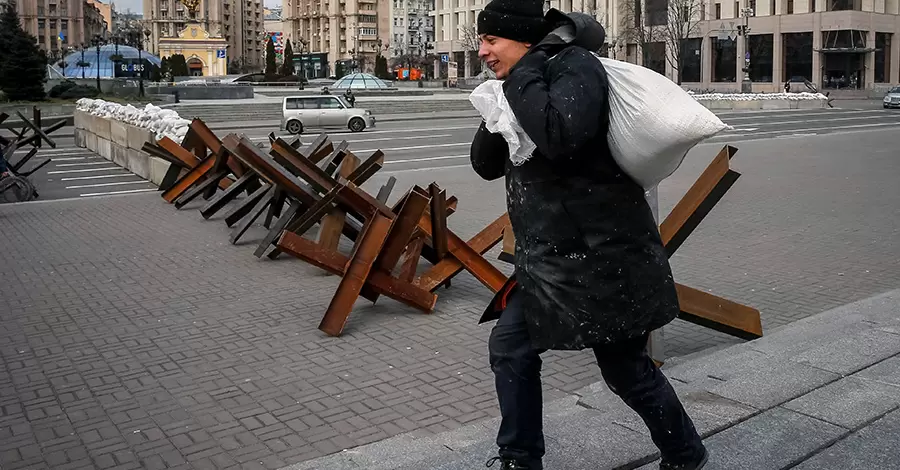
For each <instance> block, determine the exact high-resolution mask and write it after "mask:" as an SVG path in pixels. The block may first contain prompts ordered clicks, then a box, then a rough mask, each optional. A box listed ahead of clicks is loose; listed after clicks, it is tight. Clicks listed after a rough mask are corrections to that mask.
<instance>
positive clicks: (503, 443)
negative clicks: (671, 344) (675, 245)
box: [488, 293, 703, 469]
mask: <svg viewBox="0 0 900 470" xmlns="http://www.w3.org/2000/svg"><path fill="white" fill-rule="evenodd" d="M522 299H523V296H522V295H521V294H518V293H515V294H513V295H512V298H511V299H510V300H509V302H508V304H507V307H506V310H504V311H503V314H502V315H501V316H500V319H499V320H498V321H497V324H496V325H495V326H494V329H493V331H491V337H490V341H489V343H488V349H489V351H490V360H491V370H493V371H494V378H495V380H496V386H497V398H498V399H499V401H500V415H501V418H502V419H501V423H500V431H499V432H498V434H497V445H498V446H499V447H500V455H501V456H502V457H511V458H515V459H516V460H517V461H519V462H521V463H522V464H524V465H527V466H528V468H532V469H540V468H542V467H541V458H542V457H543V455H544V433H543V412H542V408H541V406H542V404H543V401H542V397H541V353H543V352H544V351H542V350H539V349H534V348H533V347H532V345H531V339H530V337H529V333H528V329H527V326H526V324H525V317H524V315H523V312H522V307H521V302H522ZM647 339H648V337H647V336H642V337H638V338H633V339H629V340H626V341H622V342H618V343H613V344H608V345H603V346H600V347H596V348H594V355H595V356H596V357H597V364H598V365H599V366H600V373H601V374H602V375H603V380H604V381H606V384H607V385H608V386H609V388H610V390H612V392H613V393H615V394H616V395H618V396H619V397H620V398H622V400H623V401H625V403H626V404H627V405H628V406H629V407H630V408H631V409H633V410H634V411H635V412H637V414H638V415H639V416H640V417H641V419H643V420H644V423H645V424H646V425H647V428H649V430H650V435H651V437H652V439H653V443H654V444H656V446H657V447H658V448H659V450H660V453H661V454H662V459H663V461H664V462H670V463H675V464H678V463H688V462H691V461H693V460H694V459H696V458H697V457H698V456H700V455H701V454H702V452H703V444H702V443H701V440H700V436H699V435H698V434H697V431H696V430H695V429H694V423H693V422H692V421H691V418H690V417H688V415H687V413H685V411H684V407H683V406H682V405H681V402H680V401H679V400H678V396H676V395H675V390H673V389H672V386H671V385H670V384H669V382H668V381H667V380H666V378H665V376H663V374H662V372H660V371H659V368H657V367H656V364H655V363H654V362H653V360H652V359H650V356H649V355H648V354H647V350H646V347H647Z"/></svg>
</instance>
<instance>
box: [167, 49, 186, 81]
mask: <svg viewBox="0 0 900 470" xmlns="http://www.w3.org/2000/svg"><path fill="white" fill-rule="evenodd" d="M169 70H170V71H171V72H172V77H173V78H174V77H187V76H188V75H190V74H191V72H190V71H189V70H188V66H187V60H185V58H184V55H183V54H173V55H172V57H169Z"/></svg>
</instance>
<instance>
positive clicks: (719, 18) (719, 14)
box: [716, 3, 722, 20]
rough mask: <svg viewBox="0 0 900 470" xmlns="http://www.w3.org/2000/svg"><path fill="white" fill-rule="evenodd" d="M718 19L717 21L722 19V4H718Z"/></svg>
mask: <svg viewBox="0 0 900 470" xmlns="http://www.w3.org/2000/svg"><path fill="white" fill-rule="evenodd" d="M716 19H717V20H721V19H722V4H721V3H716Z"/></svg>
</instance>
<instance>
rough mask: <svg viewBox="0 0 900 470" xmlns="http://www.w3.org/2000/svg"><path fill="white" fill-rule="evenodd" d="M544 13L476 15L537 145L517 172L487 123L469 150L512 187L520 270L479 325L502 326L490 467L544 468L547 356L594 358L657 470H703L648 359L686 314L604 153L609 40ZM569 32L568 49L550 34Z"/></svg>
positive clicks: (699, 451)
mask: <svg viewBox="0 0 900 470" xmlns="http://www.w3.org/2000/svg"><path fill="white" fill-rule="evenodd" d="M543 3H544V2H543V1H542V0H493V1H491V2H490V3H488V4H487V5H485V7H484V10H483V11H481V12H480V13H479V15H478V25H477V27H478V33H479V35H480V37H481V40H482V43H481V47H480V49H479V51H478V55H479V57H480V58H481V59H482V60H483V61H484V62H485V63H486V64H487V66H488V67H490V69H491V70H492V71H493V72H494V73H495V74H496V76H497V78H498V79H500V80H503V81H504V82H503V90H504V94H505V96H506V99H507V100H508V102H509V106H510V108H511V109H512V111H513V113H514V114H515V116H516V118H517V120H518V122H519V124H520V125H521V127H522V129H523V130H524V131H525V132H526V133H527V134H528V136H529V137H530V138H531V139H532V140H533V141H534V143H535V144H536V146H537V149H536V150H535V151H534V152H533V153H532V155H531V157H530V158H529V159H528V160H527V161H525V162H524V163H522V164H521V165H513V164H512V162H511V161H510V158H509V147H508V145H507V143H506V141H505V140H504V138H503V137H502V136H501V135H499V134H493V133H491V132H490V131H488V130H487V128H486V127H485V124H484V123H482V124H481V126H480V128H479V129H478V131H477V132H476V135H475V137H474V140H473V142H472V147H471V162H472V167H473V168H474V170H475V172H476V173H477V174H478V175H479V176H481V177H482V178H484V179H485V180H489V181H490V180H496V179H499V178H501V177H505V179H506V201H507V208H508V211H509V216H510V221H511V222H512V229H513V233H514V234H515V238H516V252H515V273H514V274H513V276H511V277H510V279H509V281H508V282H507V283H506V285H504V287H503V288H502V289H501V290H500V291H499V292H498V293H497V295H496V296H495V297H494V298H493V299H492V301H491V303H490V304H489V305H488V307H487V309H486V311H485V313H484V315H483V316H482V318H481V322H486V321H492V320H497V323H496V324H495V326H494V327H493V329H492V331H491V335H490V339H489V344H488V350H489V356H490V364H491V370H492V371H493V372H494V377H495V384H496V389H497V397H498V400H499V403H500V415H501V423H500V428H499V431H498V433H497V446H498V447H499V456H498V457H494V458H492V459H491V460H489V461H488V463H487V464H488V466H493V465H495V464H497V463H498V462H499V463H500V468H501V469H502V470H536V469H542V468H543V464H542V460H543V456H544V453H545V441H544V434H543V427H542V421H543V412H542V396H541V379H540V374H541V354H542V353H543V352H545V351H547V350H551V349H552V350H583V349H591V350H593V353H594V355H595V357H596V359H597V363H598V365H599V366H600V372H601V375H602V376H603V379H604V380H605V382H606V383H607V385H608V386H609V389H610V390H611V391H612V392H613V393H615V394H616V395H618V396H619V397H620V398H621V399H622V400H623V401H624V402H625V403H626V404H627V405H628V406H629V407H630V408H632V409H633V410H634V411H635V412H637V414H638V415H639V416H640V417H641V418H642V419H643V421H644V423H645V424H646V425H647V428H648V429H649V430H650V435H651V438H652V440H653V442H654V444H655V445H656V446H657V447H658V448H659V450H660V453H661V455H662V458H661V462H660V469H663V470H696V469H699V468H701V467H703V466H704V464H705V463H706V461H707V458H708V454H707V450H706V448H705V447H704V446H703V443H702V441H701V439H700V436H699V435H698V433H697V431H696V429H695V428H694V424H693V422H692V421H691V419H690V417H688V415H687V413H686V412H685V410H684V407H683V406H682V404H681V402H680V401H679V399H678V397H677V395H676V394H675V391H674V390H673V388H672V386H671V385H670V384H669V382H668V381H667V380H666V378H665V377H664V376H663V374H662V373H661V372H660V370H659V369H658V368H657V366H656V364H655V363H654V362H653V361H652V359H651V358H650V356H649V355H648V353H647V342H648V339H649V334H650V332H651V331H653V330H655V329H657V328H660V327H662V326H663V325H666V324H668V323H669V322H671V321H672V320H673V319H674V318H675V317H676V316H677V315H678V313H679V306H678V299H677V295H676V291H675V283H674V280H673V278H672V272H671V269H670V267H669V263H668V256H667V254H666V250H665V248H664V247H663V244H662V240H661V238H660V234H659V229H658V227H657V225H656V222H655V220H654V217H653V213H652V211H651V209H650V207H649V205H648V204H647V202H646V200H645V198H644V189H643V188H642V187H641V186H640V185H639V184H638V183H636V182H635V181H634V180H632V179H631V178H630V177H629V176H627V175H626V174H625V173H624V172H623V171H622V170H621V169H620V168H619V166H618V165H617V164H616V163H615V161H614V160H613V158H612V156H611V155H610V150H609V145H608V143H607V132H608V129H609V103H608V96H609V89H608V88H609V86H608V81H607V76H606V72H605V70H604V68H603V65H602V64H601V63H600V61H599V60H598V59H597V58H596V57H595V56H593V55H592V54H591V51H597V50H599V49H600V47H601V46H602V44H603V42H604V36H605V31H604V30H603V28H602V26H600V24H599V23H597V22H596V21H595V20H594V19H593V18H592V17H590V16H588V15H581V14H570V15H565V14H563V13H561V12H559V11H557V10H550V12H548V13H547V15H546V16H545V15H544V13H543ZM567 22H569V23H570V24H571V25H573V26H574V28H575V37H574V39H570V40H566V39H563V38H561V37H559V36H558V35H555V34H552V31H553V30H554V28H555V26H557V25H560V24H565V23H567ZM597 468H602V463H600V462H598V467H597Z"/></svg>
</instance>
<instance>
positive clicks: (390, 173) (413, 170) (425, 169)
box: [378, 164, 472, 175]
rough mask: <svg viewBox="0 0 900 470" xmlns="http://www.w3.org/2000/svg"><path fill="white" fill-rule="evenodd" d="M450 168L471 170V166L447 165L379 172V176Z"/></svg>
mask: <svg viewBox="0 0 900 470" xmlns="http://www.w3.org/2000/svg"><path fill="white" fill-rule="evenodd" d="M451 168H472V165H468V164H466V165H447V166H430V167H426V168H408V169H406V170H391V171H380V172H378V174H379V175H394V174H397V173H413V172H416V171H434V170H448V169H451Z"/></svg>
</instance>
